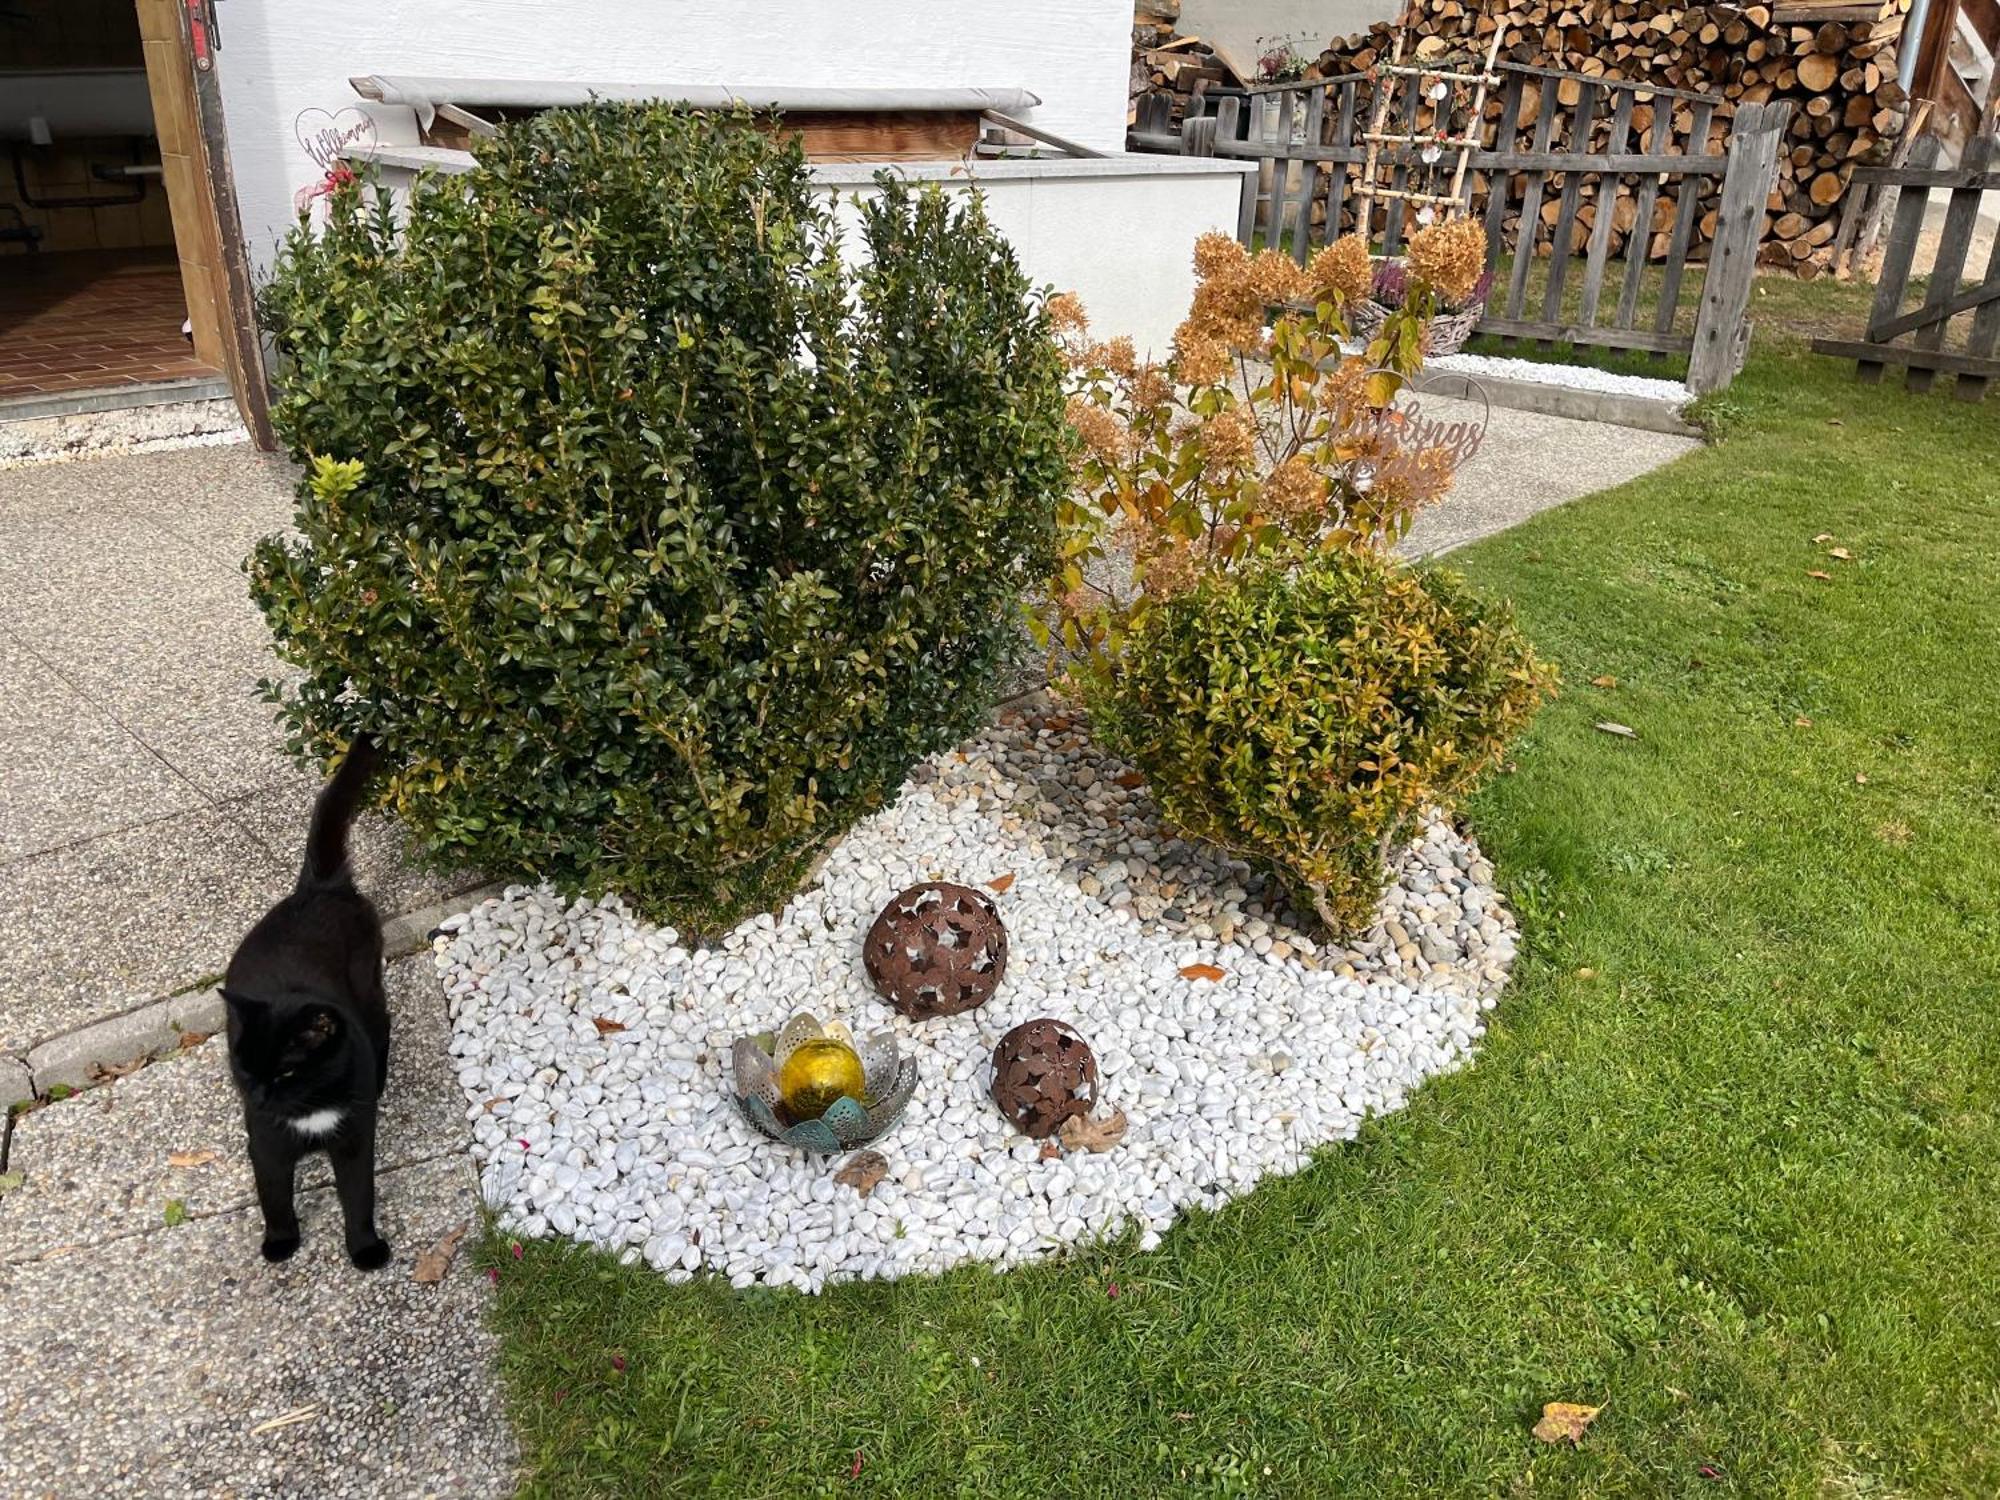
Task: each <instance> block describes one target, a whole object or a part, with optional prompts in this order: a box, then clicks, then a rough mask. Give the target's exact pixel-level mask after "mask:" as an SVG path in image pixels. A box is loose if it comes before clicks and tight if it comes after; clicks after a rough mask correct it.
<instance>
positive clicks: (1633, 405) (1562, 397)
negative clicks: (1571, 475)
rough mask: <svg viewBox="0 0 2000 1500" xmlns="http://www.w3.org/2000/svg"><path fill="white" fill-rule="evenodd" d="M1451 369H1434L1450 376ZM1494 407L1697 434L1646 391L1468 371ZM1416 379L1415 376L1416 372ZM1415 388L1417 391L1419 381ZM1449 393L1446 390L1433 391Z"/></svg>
mask: <svg viewBox="0 0 2000 1500" xmlns="http://www.w3.org/2000/svg"><path fill="white" fill-rule="evenodd" d="M1458 373H1460V372H1458V371H1455V370H1440V371H1438V374H1440V375H1454V374H1458ZM1465 373H1466V374H1468V375H1471V378H1472V379H1474V380H1476V381H1478V382H1479V384H1480V385H1481V387H1483V388H1484V389H1485V391H1486V395H1487V398H1488V399H1489V400H1491V401H1492V403H1493V404H1494V405H1495V406H1502V407H1506V408H1508V409H1509V410H1512V411H1526V412H1534V413H1536V414H1538V415H1540V416H1544V417H1569V418H1571V419H1573V420H1575V421H1579V422H1609V423H1612V424H1613V425H1615V426H1618V427H1636V428H1638V429H1639V430H1640V431H1642V432H1664V433H1667V434H1669V435H1670V436H1673V437H1700V436H1701V435H1702V433H1701V429H1700V428H1699V427H1696V426H1694V425H1693V424H1692V423H1690V422H1689V421H1688V420H1687V419H1686V418H1685V417H1683V416H1682V415H1681V409H1680V408H1679V407H1678V406H1676V405H1675V404H1674V403H1673V402H1671V401H1666V400H1661V399H1658V398H1656V397H1652V396H1635V395H1633V394H1631V393H1630V392H1628V391H1593V390H1587V389H1585V388H1584V387H1582V386H1573V385H1559V384H1557V383H1555V382H1554V381H1539V380H1515V379H1512V378H1510V377H1508V376H1505V375H1473V374H1472V373H1471V372H1470V371H1467V372H1465ZM1419 379H1420V381H1421V377H1419ZM1417 390H1418V393H1419V394H1422V393H1423V386H1422V384H1421V383H1419V385H1418V387H1417ZM1437 394H1438V395H1440V396H1446V397H1449V396H1450V395H1451V393H1450V392H1449V391H1439V392H1438V393H1437Z"/></svg>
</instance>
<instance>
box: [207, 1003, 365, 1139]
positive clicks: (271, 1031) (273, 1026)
mask: <svg viewBox="0 0 2000 1500" xmlns="http://www.w3.org/2000/svg"><path fill="white" fill-rule="evenodd" d="M222 998H223V1000H224V1002H225V1003H226V1004H227V1005H228V1008H229V1071H230V1072H231V1073H232V1074H233V1075H234V1076H235V1078H236V1084H237V1087H239V1088H240V1089H242V1090H243V1093H244V1095H245V1097H247V1098H248V1099H249V1100H250V1102H251V1103H252V1104H255V1105H258V1106H260V1107H263V1108H271V1109H281V1108H282V1107H283V1106H284V1105H286V1104H287V1103H290V1102H292V1101H296V1100H304V1099H308V1098H310V1097H311V1096H312V1095H313V1094H314V1093H315V1092H316V1091H317V1090H319V1089H321V1088H322V1087H324V1085H325V1084H326V1083H328V1082H330V1081H332V1080H334V1079H337V1078H338V1077H339V1076H340V1075H341V1074H342V1073H343V1071H344V1070H345V1066H346V1058H347V1043H348V1029H349V1023H348V1020H347V1017H346V1016H344V1015H342V1014H341V1012H340V1010H339V1009H338V1008H337V1007H335V1006H332V1005H328V1004H325V1003H323V1002H321V1001H315V1000H262V999H258V998H257V997H255V996H252V995H241V994H237V993H234V992H232V991H230V990H224V991H223V992H222Z"/></svg>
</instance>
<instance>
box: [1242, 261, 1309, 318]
mask: <svg viewBox="0 0 2000 1500" xmlns="http://www.w3.org/2000/svg"><path fill="white" fill-rule="evenodd" d="M1246 281H1247V284H1248V286H1249V289H1250V292H1251V294H1252V295H1253V296H1254V297H1255V298H1256V299H1257V302H1258V304H1259V306H1258V309H1257V310H1258V311H1259V312H1260V313H1261V312H1262V311H1263V309H1264V308H1267V307H1275V306H1277V305H1278V304H1279V303H1281V302H1295V301H1297V300H1298V299H1299V298H1301V297H1304V296H1306V295H1307V294H1308V293H1309V292H1310V291H1311V288H1310V287H1309V286H1308V285H1307V282H1306V273H1305V268H1304V267H1303V266H1301V265H1300V264H1299V263H1298V262H1297V261H1295V260H1293V259H1292V258H1291V257H1290V256H1289V255H1287V254H1285V252H1284V251H1282V250H1264V251H1260V252H1259V253H1258V255H1257V256H1256V258H1255V259H1253V260H1252V261H1251V262H1250V265H1249V270H1248V274H1247V277H1246ZM1263 321H1264V320H1263V319H1262V318H1261V317H1260V318H1258V319H1257V322H1258V325H1259V326H1260V327H1261V326H1262V325H1263Z"/></svg>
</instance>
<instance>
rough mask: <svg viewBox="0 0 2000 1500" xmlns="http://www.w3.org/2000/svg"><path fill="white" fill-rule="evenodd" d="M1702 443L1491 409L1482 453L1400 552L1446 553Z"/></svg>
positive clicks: (1469, 410)
mask: <svg viewBox="0 0 2000 1500" xmlns="http://www.w3.org/2000/svg"><path fill="white" fill-rule="evenodd" d="M1422 403H1423V410H1424V413H1425V415H1427V416H1433V417H1436V418H1438V419H1439V420H1441V421H1461V420H1477V418H1478V416H1479V411H1478V408H1477V406H1475V405H1474V404H1472V403H1470V402H1464V401H1450V400H1446V399H1445V398H1443V397H1440V396H1425V397H1423V398H1422ZM1700 446H1701V442H1700V440H1699V439H1698V438H1688V437H1673V436H1670V435H1668V434H1666V433H1663V432H1644V431H1641V430H1639V429H1638V428H1634V427H1619V426H1614V425H1613V424H1611V423H1609V422H1580V421H1577V420H1576V419H1574V418H1571V417H1545V416H1542V415H1540V414H1538V413H1535V412H1526V411H1512V410H1508V409H1504V408H1495V410H1494V411H1493V413H1492V416H1491V419H1490V420H1489V421H1488V423H1487V426H1486V437H1485V440H1484V441H1483V442H1481V443H1480V445H1479V451H1478V452H1477V453H1475V454H1473V455H1472V457H1471V458H1470V459H1469V460H1468V461H1467V462H1466V463H1464V464H1462V465H1461V466H1460V467H1459V471H1458V478H1457V481H1456V483H1454V484H1453V485H1452V489H1451V493H1450V494H1449V495H1447V496H1446V497H1445V498H1444V500H1443V501H1441V502H1440V503H1439V504H1437V505H1435V506H1433V507H1431V509H1429V510H1427V511H1424V512H1423V513H1422V514H1420V515H1419V516H1418V517H1417V518H1416V521H1415V523H1414V524H1412V526H1411V527H1410V532H1409V535H1408V536H1406V537H1404V539H1403V551H1405V552H1406V553H1408V554H1410V555H1411V556H1413V557H1415V556H1436V555H1437V554H1439V553H1441V552H1449V551H1450V550H1451V549H1452V548H1454V547H1462V546H1464V545H1465V544H1466V543H1467V542H1474V541H1477V540H1478V539H1479V538H1480V537H1483V536H1492V535H1493V534H1494V533H1495V532H1500V531H1505V530H1506V529H1507V528H1508V527H1510V526H1517V525H1519V524H1520V523H1521V522H1523V521H1525V520H1527V519H1528V517H1530V516H1533V515H1538V514H1540V513H1541V512H1542V511H1545V510H1550V509H1553V508H1554V507H1555V506H1558V505H1563V504H1566V503H1567V502H1569V501H1571V500H1577V499H1581V498H1582V497H1583V496H1585V495H1594V494H1596V493H1597V492H1598V491H1600V490H1608V489H1611V488H1613V487H1614V486H1617V485H1621V484H1624V483H1625V482H1626V481H1627V480H1631V479H1637V478H1638V477H1639V476H1640V475H1641V474H1647V473H1651V472H1652V471H1653V470H1654V469H1657V468H1659V467H1660V465H1662V464H1664V463H1669V462H1671V461H1672V460H1674V459H1676V458H1679V457H1680V456H1681V455H1682V454H1683V453H1688V452H1691V451H1692V450H1694V449H1696V448H1699V447H1700Z"/></svg>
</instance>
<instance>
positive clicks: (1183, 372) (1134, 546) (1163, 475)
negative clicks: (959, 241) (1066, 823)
mask: <svg viewBox="0 0 2000 1500" xmlns="http://www.w3.org/2000/svg"><path fill="white" fill-rule="evenodd" d="M1357 247H1358V248H1359V251H1360V253H1359V255H1358V256H1357V255H1356V254H1355V249H1356V248H1357ZM1194 265H1195V271H1196V274H1197V277H1198V281H1197V284H1196V287H1195V293H1194V300H1193V304H1192V306H1191V307H1190V309H1189V312H1188V315H1187V317H1186V319H1185V320H1184V321H1183V322H1182V323H1181V325H1180V327H1179V329H1178V330H1177V331H1176V332H1175V335H1174V343H1173V353H1172V356H1171V358H1170V359H1169V360H1167V361H1166V362H1165V363H1163V364H1150V363H1147V362H1145V361H1143V360H1141V359H1140V358H1139V357H1138V356H1137V354H1136V353H1135V351H1134V349H1133V346H1132V343H1131V341H1130V340H1129V339H1122V338H1121V339H1112V340H1109V341H1105V342H1098V341H1095V340H1093V339H1092V338H1091V337H1090V335H1089V329H1088V323H1087V320H1086V318H1085V315H1084V310H1083V308H1082V307H1081V305H1080V304H1078V303H1077V302H1076V300H1075V299H1074V298H1070V297H1058V298H1055V299H1054V300H1053V301H1052V302H1051V304H1050V307H1049V315H1050V319H1051V322H1052V325H1053V326H1054V328H1055V330H1056V333H1057V338H1058V341H1059V343H1060V344H1061V345H1062V347H1063V348H1064V350H1065V352H1066V353H1067V354H1068V356H1069V358H1070V362H1071V365H1072V367H1073V369H1074V371H1075V377H1076V386H1075V390H1074V393H1073V394H1072V396H1071V398H1070V403H1069V416H1070V421H1071V423H1072V425H1073V426H1074V427H1075V428H1076V430H1077V432H1078V433H1079V434H1080V435H1081V436H1082V438H1083V451H1082V453H1081V455H1080V458H1079V461H1078V468H1077V481H1078V483H1077V489H1076V492H1075V493H1074V494H1072V495H1071V496H1070V497H1069V498H1068V499H1067V500H1066V501H1064V502H1063V503H1062V505H1061V507H1060V510H1059V522H1060V528H1061V535H1062V549H1063V557H1062V568H1061V572H1060V574H1059V575H1058V576H1057V578H1056V579H1055V580H1053V584H1052V587H1051V589H1050V591H1049V594H1050V601H1051V603H1050V607H1049V609H1048V611H1047V614H1046V618H1045V620H1044V622H1043V625H1044V628H1045V629H1046V630H1047V631H1048V632H1049V633H1050V634H1051V635H1052V636H1053V637H1054V638H1055V639H1058V640H1059V641H1060V643H1061V647H1062V650H1063V652H1064V653H1065V654H1066V655H1067V657H1068V658H1069V670H1070V671H1071V672H1072V673H1076V674H1080V675H1082V676H1085V677H1088V676H1090V675H1092V674H1096V675H1098V676H1099V677H1100V678H1101V679H1108V676H1109V674H1110V673H1111V672H1112V670H1113V667H1114V664H1115V659H1116V656H1117V653H1118V651H1119V649H1120V647H1121V645H1122V643H1123V642H1124V640H1125V639H1126V637H1127V636H1128V635H1129V633H1130V631H1131V630H1132V629H1133V627H1134V626H1136V625H1137V623H1138V622H1139V621H1140V619H1141V618H1142V617H1143V616H1144V614H1145V613H1146V611H1147V610H1148V609H1149V608H1150V607H1152V606H1154V605H1156V604H1158V603H1159V602H1161V601H1162V600H1165V599H1168V598H1171V597H1173V596H1175V595H1177V594H1180V593H1183V592H1185V591H1187V590H1188V589H1190V588H1192V587H1194V586H1195V584H1196V583H1198V582H1199V581H1201V580H1202V579H1204V578H1207V577H1210V576H1213V575H1215V574H1218V573H1226V572H1230V571H1233V570H1236V569H1239V568H1242V567H1245V566H1247V565H1249V564H1251V563H1253V562H1257V561H1260V560H1269V559H1272V558H1274V557H1281V556H1285V555H1291V556H1296V557H1303V556H1307V555H1310V554H1311V553H1313V552H1314V551H1316V550H1320V549H1325V548H1335V547H1378V546H1387V545H1392V544H1393V543H1394V542H1395V541H1397V540H1399V539H1400V538H1401V537H1402V535H1403V534H1404V533H1405V532H1406V531H1407V530H1408V528H1409V524H1410V521H1411V519H1412V517H1414V516H1415V514H1416V513H1417V512H1418V511H1419V510H1420V509H1422V508H1423V507H1424V506H1426V505H1428V504H1430V503H1431V502H1433V501H1435V500H1437V499H1439V498H1440V497H1442V496H1443V495H1444V493H1445V492H1446V491H1447V490H1448V489H1449V488H1450V485H1451V479H1452V468H1453V465H1452V455H1451V453H1450V452H1449V451H1448V450H1446V449H1444V448H1442V447H1439V446H1434V445H1432V446H1427V445H1424V444H1423V443H1421V441H1418V440H1415V439H1413V438H1412V437H1411V436H1410V432H1409V429H1408V426H1407V424H1406V423H1405V422H1404V420H1403V417H1402V414H1401V413H1400V412H1398V411H1397V410H1396V409H1395V408H1394V406H1393V405H1392V403H1393V400H1394V398H1395V395H1396V393H1397V392H1398V390H1400V389H1401V387H1402V385H1403V383H1404V381H1405V380H1406V379H1407V378H1408V377H1409V376H1410V375H1412V374H1414V373H1415V370H1416V366H1417V363H1418V359H1419V356H1418V353H1417V351H1418V349H1419V348H1420V345H1421V335H1422V325H1421V322H1420V320H1419V319H1418V317H1417V316H1416V315H1415V313H1414V312H1412V313H1409V314H1405V315H1400V316H1398V317H1395V318H1392V319H1391V320H1390V321H1389V322H1388V324H1386V325H1385V326H1384V328H1383V330H1382V332H1381V333H1380V334H1379V335H1378V336H1377V337H1376V339H1375V340H1374V342H1373V343H1371V344H1370V345H1369V347H1368V349H1367V351H1366V352H1365V353H1364V354H1360V355H1350V354H1347V353H1346V352H1344V351H1343V349H1342V347H1341V341H1342V339H1343V337H1344V336H1345V334H1346V331H1347V330H1346V325H1345V322H1344V321H1343V317H1342V309H1343V308H1345V307H1347V306H1349V305H1351V304H1352V303H1353V302H1355V301H1357V300H1358V299H1359V298H1361V297H1363V296H1365V295H1366V294H1367V288H1368V285H1369V280H1370V277H1371V275H1372V272H1371V270H1370V268H1369V264H1368V258H1367V249H1366V246H1363V245H1361V244H1360V242H1359V241H1355V242H1353V244H1352V245H1349V244H1347V243H1345V242H1337V243H1335V244H1334V245H1332V246H1329V247H1328V248H1327V249H1325V250H1323V251H1321V252H1320V253H1319V254H1318V255H1317V256H1315V257H1314V258H1313V260H1312V261H1311V262H1310V263H1309V264H1308V265H1306V266H1300V265H1298V264H1297V263H1296V262H1294V261H1293V260H1292V259H1290V257H1288V256H1286V255H1284V254H1282V253H1280V252H1278V251H1275V250H1267V251H1264V252H1263V253H1261V254H1258V255H1254V256H1253V255H1251V254H1249V253H1248V252H1247V251H1245V250H1244V248H1243V247H1242V245H1240V244H1239V243H1237V241H1235V240H1234V239H1232V238H1230V237H1229V236H1227V235H1223V234H1208V235H1204V236H1202V237H1201V239H1200V240H1198V241H1197V242H1196V245H1195V251H1194ZM1114 558H1115V560H1114ZM1128 566H1129V574H1130V577H1129V585H1128V584H1127V583H1125V582H1124V581H1123V580H1122V579H1121V580H1120V581H1119V582H1118V583H1116V584H1113V583H1112V582H1110V581H1108V579H1107V574H1110V573H1112V572H1122V571H1123V570H1124V569H1125V568H1127V567H1128Z"/></svg>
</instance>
